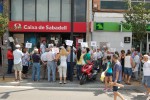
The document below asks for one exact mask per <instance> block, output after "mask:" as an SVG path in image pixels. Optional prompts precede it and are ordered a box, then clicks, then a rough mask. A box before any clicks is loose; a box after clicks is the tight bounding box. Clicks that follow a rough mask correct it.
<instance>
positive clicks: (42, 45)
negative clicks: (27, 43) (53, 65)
mask: <svg viewBox="0 0 150 100" xmlns="http://www.w3.org/2000/svg"><path fill="white" fill-rule="evenodd" d="M40 50H41V54H43V53H44V52H45V50H46V41H45V40H43V41H42V43H41V45H40Z"/></svg>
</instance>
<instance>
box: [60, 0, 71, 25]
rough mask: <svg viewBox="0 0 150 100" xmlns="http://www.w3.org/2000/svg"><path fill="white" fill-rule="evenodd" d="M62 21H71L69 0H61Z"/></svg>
mask: <svg viewBox="0 0 150 100" xmlns="http://www.w3.org/2000/svg"><path fill="white" fill-rule="evenodd" d="M62 21H63V22H70V21H71V0H62Z"/></svg>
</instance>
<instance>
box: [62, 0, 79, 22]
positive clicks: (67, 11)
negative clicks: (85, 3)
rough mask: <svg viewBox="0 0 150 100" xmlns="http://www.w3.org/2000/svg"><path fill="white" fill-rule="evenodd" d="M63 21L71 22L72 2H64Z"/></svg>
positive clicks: (69, 0) (65, 0) (67, 0)
mask: <svg viewBox="0 0 150 100" xmlns="http://www.w3.org/2000/svg"><path fill="white" fill-rule="evenodd" d="M80 1H82V0H80ZM62 21H63V22H70V21H71V0H62Z"/></svg>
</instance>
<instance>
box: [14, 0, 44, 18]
mask: <svg viewBox="0 0 150 100" xmlns="http://www.w3.org/2000/svg"><path fill="white" fill-rule="evenodd" d="M12 1H13V0H12ZM42 1H43V0H42ZM15 6H18V5H15ZM41 16H42V15H41ZM24 21H35V0H24Z"/></svg>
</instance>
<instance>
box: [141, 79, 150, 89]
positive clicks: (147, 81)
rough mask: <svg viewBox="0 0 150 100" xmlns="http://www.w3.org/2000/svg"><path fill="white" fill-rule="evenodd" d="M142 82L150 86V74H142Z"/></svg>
mask: <svg viewBox="0 0 150 100" xmlns="http://www.w3.org/2000/svg"><path fill="white" fill-rule="evenodd" d="M142 84H143V85H147V87H148V88H150V76H144V77H143V79H142Z"/></svg>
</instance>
